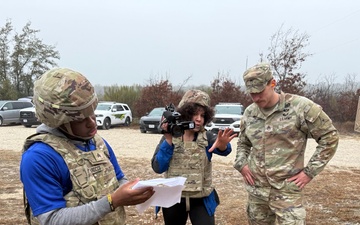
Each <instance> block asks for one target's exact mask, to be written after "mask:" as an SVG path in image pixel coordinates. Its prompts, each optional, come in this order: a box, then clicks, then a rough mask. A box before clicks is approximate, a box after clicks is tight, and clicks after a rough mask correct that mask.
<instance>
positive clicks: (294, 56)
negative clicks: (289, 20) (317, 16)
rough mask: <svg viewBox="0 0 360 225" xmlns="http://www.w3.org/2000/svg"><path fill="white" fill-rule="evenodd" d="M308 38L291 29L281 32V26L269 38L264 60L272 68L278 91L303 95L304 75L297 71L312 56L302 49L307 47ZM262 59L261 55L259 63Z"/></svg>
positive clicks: (261, 55)
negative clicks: (265, 59) (267, 51)
mask: <svg viewBox="0 0 360 225" xmlns="http://www.w3.org/2000/svg"><path fill="white" fill-rule="evenodd" d="M309 37H310V36H309V35H308V34H306V33H299V31H298V30H295V31H294V30H293V29H292V28H290V29H288V30H287V31H283V26H281V27H280V29H279V30H278V31H277V32H276V33H275V34H274V35H272V36H271V38H270V47H269V48H268V50H269V53H268V54H267V55H266V58H267V60H268V61H269V63H270V64H271V66H272V67H273V70H274V76H275V78H277V79H278V87H279V89H280V90H282V91H284V92H288V93H296V94H303V88H304V87H305V86H306V82H305V81H304V78H305V76H306V74H304V73H301V72H299V70H300V68H301V66H302V63H303V62H304V61H305V60H306V58H307V57H308V56H311V55H312V54H310V53H305V52H304V48H305V47H306V46H308V45H309ZM263 57H264V55H263V53H261V54H260V60H261V61H264V59H263Z"/></svg>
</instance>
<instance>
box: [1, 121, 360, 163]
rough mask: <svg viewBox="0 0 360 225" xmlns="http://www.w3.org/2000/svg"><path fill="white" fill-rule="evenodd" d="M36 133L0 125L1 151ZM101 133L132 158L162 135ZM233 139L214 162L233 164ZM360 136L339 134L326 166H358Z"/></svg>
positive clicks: (142, 155) (147, 151) (146, 153)
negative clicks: (228, 151) (332, 154)
mask: <svg viewBox="0 0 360 225" xmlns="http://www.w3.org/2000/svg"><path fill="white" fill-rule="evenodd" d="M34 132H35V127H33V128H26V127H24V126H21V125H16V126H1V127H0V137H1V147H0V151H1V150H14V151H21V149H22V145H23V142H24V140H25V138H26V137H28V136H29V135H31V134H33V133H34ZM98 132H99V134H100V135H101V136H103V137H104V138H105V139H106V140H107V141H108V142H109V143H110V145H111V146H112V148H113V149H114V150H115V154H116V156H117V157H118V158H120V159H121V157H131V158H139V159H141V160H149V163H150V159H151V157H152V155H153V152H154V150H155V147H156V145H157V144H158V142H159V140H160V138H161V135H160V134H153V133H146V134H142V133H140V131H139V129H133V128H126V127H115V128H111V129H110V130H99V131H98ZM236 142H237V139H236V138H235V139H234V140H233V141H232V142H231V145H232V147H233V151H232V153H231V154H230V155H229V156H227V157H219V156H216V157H214V161H220V162H223V163H229V164H232V163H233V162H234V159H235V155H236ZM315 148H316V142H315V141H314V140H312V139H310V140H309V141H308V146H307V150H306V154H305V158H306V160H308V159H309V157H310V156H311V155H312V153H313V152H314V150H315ZM0 159H1V156H0ZM359 159H360V135H353V136H341V138H340V142H339V147H338V150H337V152H336V154H335V156H334V158H333V159H332V160H331V161H330V162H329V165H332V166H336V167H356V168H360V162H359Z"/></svg>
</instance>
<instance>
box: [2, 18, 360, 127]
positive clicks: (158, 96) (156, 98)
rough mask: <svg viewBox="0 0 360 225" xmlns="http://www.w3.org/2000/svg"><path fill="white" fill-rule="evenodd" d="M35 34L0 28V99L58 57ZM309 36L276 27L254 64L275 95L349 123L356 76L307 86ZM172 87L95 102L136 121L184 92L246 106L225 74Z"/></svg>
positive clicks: (23, 90) (28, 85) (15, 93)
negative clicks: (301, 99)
mask: <svg viewBox="0 0 360 225" xmlns="http://www.w3.org/2000/svg"><path fill="white" fill-rule="evenodd" d="M39 32H40V31H39V30H36V29H33V28H31V23H30V22H28V23H27V24H26V25H25V26H24V27H23V28H22V30H21V32H17V31H16V30H15V29H14V27H13V26H12V23H11V20H8V21H6V23H5V25H4V26H3V27H0V99H9V100H12V99H18V98H21V97H25V96H32V95H33V83H34V81H35V80H36V79H37V78H38V77H39V76H41V75H42V74H43V73H44V72H45V71H47V70H49V69H51V68H53V67H56V66H57V63H56V61H57V60H60V53H59V52H58V51H57V50H56V48H55V46H53V45H47V44H45V43H43V41H42V40H41V39H39V38H38V37H37V34H38V33H39ZM309 38H310V37H309V35H308V34H306V33H301V32H299V31H298V30H294V29H292V28H290V29H287V30H286V29H284V28H283V27H282V26H281V27H280V28H279V29H278V31H276V32H275V33H274V34H273V35H272V36H271V37H270V45H269V48H268V49H267V51H266V53H260V54H259V62H262V61H267V62H269V63H270V64H271V66H272V67H273V73H274V77H275V79H276V80H277V83H278V86H277V91H279V92H280V91H284V92H288V93H293V94H298V95H302V96H306V97H308V98H309V99H312V100H313V101H314V102H316V103H318V104H319V105H321V106H322V107H323V109H324V111H325V112H326V113H327V114H328V115H329V116H330V117H331V119H332V120H333V121H336V122H347V121H352V122H353V121H355V117H356V109H357V104H358V99H359V95H360V85H359V83H358V82H357V81H356V74H348V75H347V77H346V79H345V80H344V82H343V83H341V84H337V83H335V82H334V77H335V76H334V75H331V74H330V75H328V76H327V77H324V78H323V79H322V80H321V81H319V82H318V83H317V84H307V83H306V82H305V78H306V74H305V73H303V72H302V71H301V65H302V63H303V62H304V61H306V60H307V58H308V57H309V56H311V55H312V54H311V53H307V52H305V49H306V47H307V46H308V45H309ZM188 80H189V77H188V78H186V79H185V80H184V82H183V84H181V85H177V86H174V85H173V84H172V83H171V82H170V81H169V80H168V79H159V80H150V81H149V82H148V84H147V85H144V86H140V85H133V86H121V85H120V86H119V85H112V86H105V87H101V86H100V85H95V87H96V90H97V93H98V96H99V99H100V100H103V101H116V102H124V103H127V104H128V105H129V106H130V107H131V109H132V111H133V116H134V117H141V116H142V115H145V114H146V113H147V112H149V111H150V110H151V109H152V108H154V107H159V106H166V105H169V104H170V103H174V104H175V105H176V104H177V103H178V102H179V101H180V99H181V97H182V95H183V94H184V92H185V91H186V90H187V89H189V88H197V89H201V90H203V91H205V92H207V93H208V94H209V95H210V97H211V105H212V106H214V105H215V104H217V103H219V102H238V103H241V104H243V105H244V106H245V107H247V106H248V105H249V104H251V102H252V101H251V99H250V96H249V95H247V94H246V93H245V89H244V87H242V86H240V85H239V84H236V82H234V81H233V80H231V79H230V78H229V76H228V75H226V74H221V73H220V72H219V73H217V74H216V75H215V76H214V78H213V79H212V80H210V81H209V86H204V85H203V86H198V87H195V86H193V87H190V86H186V83H187V81H188Z"/></svg>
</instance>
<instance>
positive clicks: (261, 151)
mask: <svg viewBox="0 0 360 225" xmlns="http://www.w3.org/2000/svg"><path fill="white" fill-rule="evenodd" d="M243 78H244V82H245V85H246V90H247V92H248V93H249V94H250V96H251V98H252V100H253V102H254V103H253V104H251V105H250V106H249V107H247V109H246V110H245V112H244V116H243V118H242V120H241V127H240V134H239V140H238V147H237V154H236V159H235V164H234V168H235V169H237V170H238V171H239V172H240V173H241V174H242V176H243V178H244V181H245V188H246V190H247V192H248V205H247V215H248V221H249V224H305V218H306V212H305V208H304V205H303V193H302V190H303V188H304V187H305V185H306V184H308V183H309V182H310V181H311V179H312V178H314V177H315V176H316V175H317V174H319V173H320V172H321V171H322V170H323V169H324V167H325V166H326V164H327V163H328V162H329V160H330V159H331V158H332V157H333V155H334V154H335V151H336V149H337V146H338V140H339V137H338V132H337V130H336V129H335V127H334V126H333V124H332V121H331V119H330V118H329V117H328V116H327V115H326V114H325V112H324V111H323V110H322V109H321V107H320V106H319V105H317V104H315V103H314V102H312V101H311V100H309V99H307V98H305V97H301V96H297V95H293V94H287V93H283V92H281V93H280V94H279V93H277V92H275V85H276V81H275V79H274V78H273V75H272V71H271V68H270V65H269V64H267V63H261V64H257V65H255V66H253V67H251V68H250V69H248V70H246V71H245V73H244V75H243ZM309 137H311V138H314V139H315V141H316V142H317V143H318V146H317V147H316V150H315V152H314V154H313V155H312V157H311V158H310V160H309V162H308V163H307V165H306V166H304V154H305V148H306V142H307V139H308V138H309Z"/></svg>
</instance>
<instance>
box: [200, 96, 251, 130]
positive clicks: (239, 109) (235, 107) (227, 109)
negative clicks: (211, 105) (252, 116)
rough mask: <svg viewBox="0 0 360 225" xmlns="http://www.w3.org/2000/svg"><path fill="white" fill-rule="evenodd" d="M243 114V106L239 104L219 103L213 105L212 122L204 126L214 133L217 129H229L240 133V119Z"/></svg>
mask: <svg viewBox="0 0 360 225" xmlns="http://www.w3.org/2000/svg"><path fill="white" fill-rule="evenodd" d="M243 114H244V106H243V105H241V104H240V103H227V102H226V103H225V102H221V103H219V104H217V105H215V116H214V119H213V121H212V122H210V123H209V124H207V125H206V126H205V129H206V130H210V131H212V132H214V133H217V132H219V129H224V128H226V127H230V128H231V129H233V130H234V132H235V133H239V132H240V119H241V117H242V115H243Z"/></svg>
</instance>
